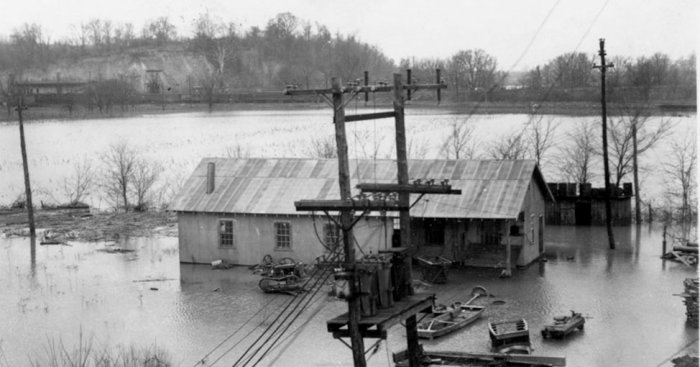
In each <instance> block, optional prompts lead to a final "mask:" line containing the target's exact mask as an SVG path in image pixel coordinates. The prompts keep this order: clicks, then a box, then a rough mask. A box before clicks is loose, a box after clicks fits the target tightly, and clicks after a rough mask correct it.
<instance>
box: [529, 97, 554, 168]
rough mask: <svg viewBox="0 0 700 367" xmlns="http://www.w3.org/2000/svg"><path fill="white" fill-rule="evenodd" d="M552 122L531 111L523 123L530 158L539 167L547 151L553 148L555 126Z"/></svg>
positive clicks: (550, 119)
mask: <svg viewBox="0 0 700 367" xmlns="http://www.w3.org/2000/svg"><path fill="white" fill-rule="evenodd" d="M553 122H554V120H553V119H552V118H549V117H548V118H546V119H545V116H544V115H543V114H541V113H537V112H536V111H533V112H532V113H530V114H529V115H528V121H527V122H526V123H525V130H526V132H527V137H528V140H529V143H530V149H531V150H532V156H533V157H534V158H535V160H536V161H537V165H539V166H540V167H541V166H542V161H543V158H544V156H545V154H546V153H547V151H549V150H550V149H551V148H553V147H554V131H555V130H556V125H554V123H553Z"/></svg>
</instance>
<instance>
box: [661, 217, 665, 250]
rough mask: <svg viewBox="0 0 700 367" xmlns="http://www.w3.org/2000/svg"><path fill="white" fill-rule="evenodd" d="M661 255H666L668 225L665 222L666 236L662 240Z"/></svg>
mask: <svg viewBox="0 0 700 367" xmlns="http://www.w3.org/2000/svg"><path fill="white" fill-rule="evenodd" d="M661 246H662V248H661V256H663V255H666V225H665V224H664V237H663V240H662V241H661Z"/></svg>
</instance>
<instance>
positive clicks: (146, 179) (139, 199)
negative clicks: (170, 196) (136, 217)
mask: <svg viewBox="0 0 700 367" xmlns="http://www.w3.org/2000/svg"><path fill="white" fill-rule="evenodd" d="M162 171H163V167H162V166H161V165H160V164H158V163H156V162H150V161H147V160H146V159H143V158H140V159H139V158H137V159H136V161H135V162H134V169H133V171H132V175H131V182H132V185H131V188H132V191H133V193H134V198H135V199H136V206H135V207H134V209H135V210H137V211H147V210H148V206H149V204H151V197H150V195H151V193H152V189H153V187H154V185H155V184H156V182H157V181H158V178H159V177H160V174H161V172H162Z"/></svg>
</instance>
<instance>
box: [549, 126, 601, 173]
mask: <svg viewBox="0 0 700 367" xmlns="http://www.w3.org/2000/svg"><path fill="white" fill-rule="evenodd" d="M566 136H567V139H565V141H567V142H568V143H567V144H565V145H563V146H562V147H560V154H559V160H558V166H559V170H560V171H561V173H562V175H563V176H564V177H565V178H566V179H567V180H570V181H573V182H578V183H587V182H590V181H591V180H592V179H593V178H594V175H593V172H594V171H593V170H592V169H591V165H592V162H593V156H594V154H595V151H596V146H597V144H598V143H597V142H598V140H597V136H598V135H597V130H596V125H595V124H593V123H590V122H585V121H583V122H580V123H579V124H578V125H577V126H576V128H575V129H574V130H573V131H571V132H568V133H567V134H566Z"/></svg>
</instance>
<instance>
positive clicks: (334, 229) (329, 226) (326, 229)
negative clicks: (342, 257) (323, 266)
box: [323, 223, 340, 252]
mask: <svg viewBox="0 0 700 367" xmlns="http://www.w3.org/2000/svg"><path fill="white" fill-rule="evenodd" d="M323 242H324V243H325V244H326V249H327V250H328V251H331V252H333V251H335V250H336V249H337V248H338V246H339V245H340V228H338V226H337V225H336V224H335V223H326V224H324V225H323Z"/></svg>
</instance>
